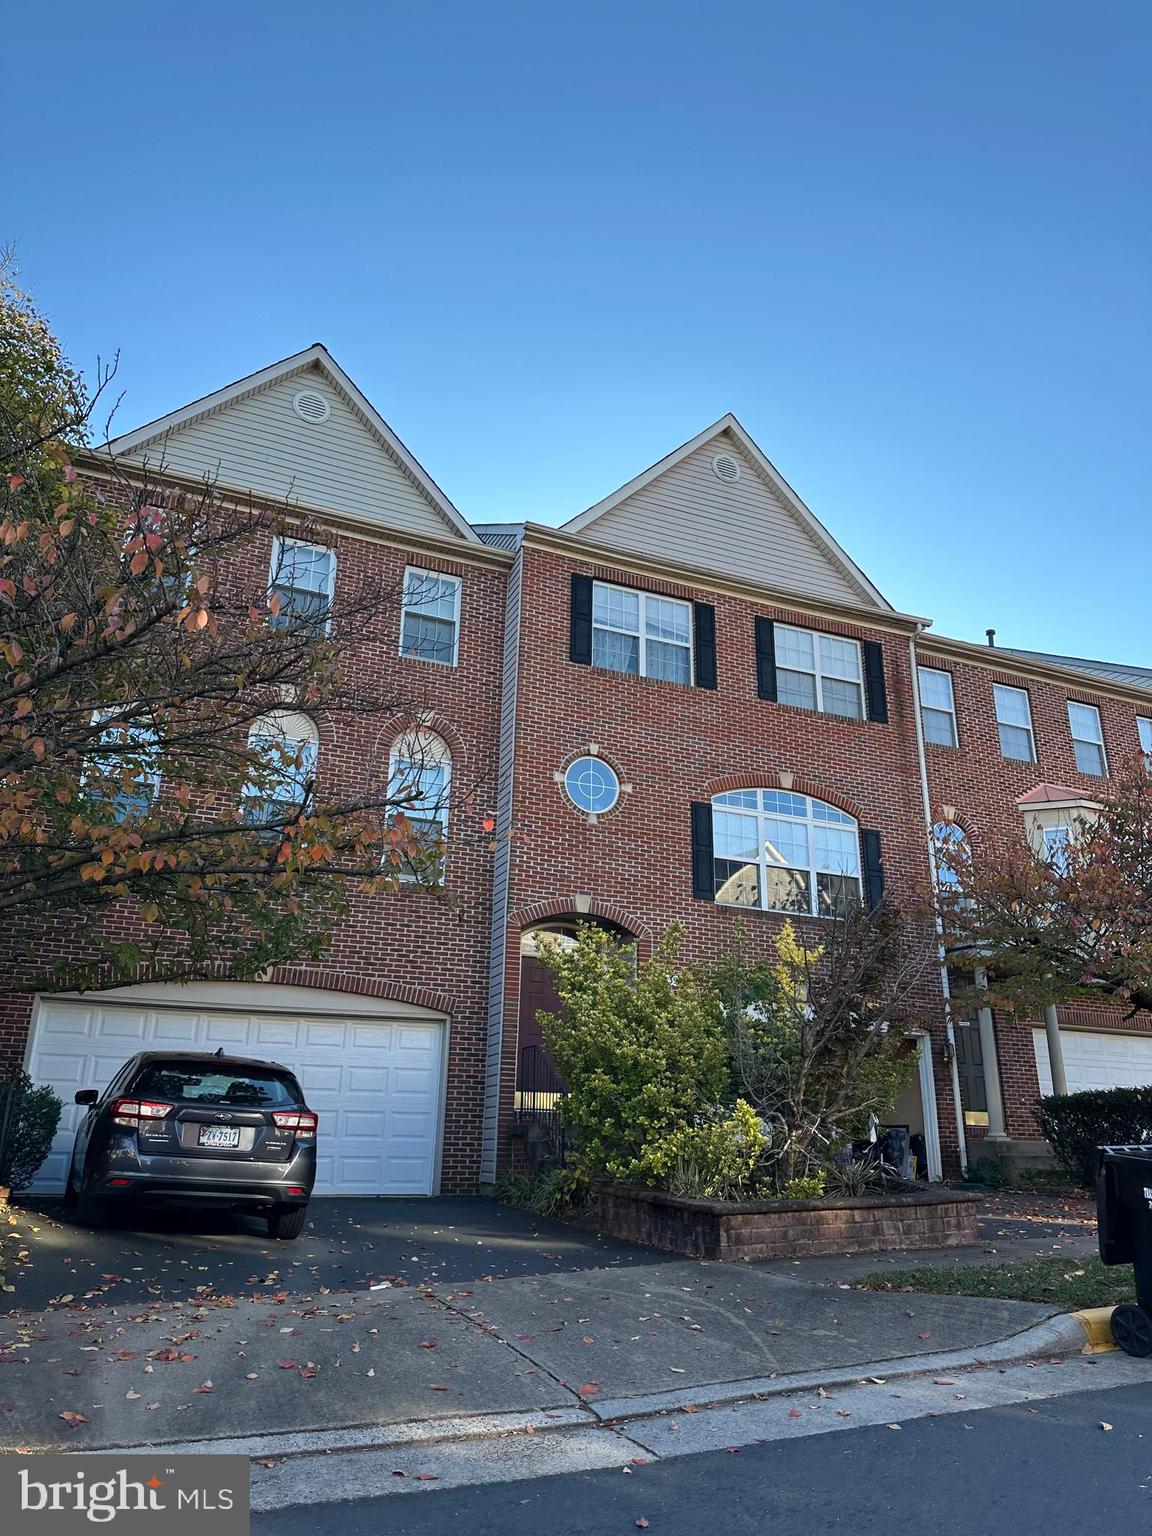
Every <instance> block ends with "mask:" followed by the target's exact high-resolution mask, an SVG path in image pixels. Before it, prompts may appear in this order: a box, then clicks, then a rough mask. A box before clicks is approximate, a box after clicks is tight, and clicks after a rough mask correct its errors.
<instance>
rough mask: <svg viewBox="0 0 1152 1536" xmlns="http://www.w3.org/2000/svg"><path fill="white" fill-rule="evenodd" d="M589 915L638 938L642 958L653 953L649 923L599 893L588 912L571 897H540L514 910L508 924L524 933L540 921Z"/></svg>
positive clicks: (516, 930) (556, 920) (638, 947)
mask: <svg viewBox="0 0 1152 1536" xmlns="http://www.w3.org/2000/svg"><path fill="white" fill-rule="evenodd" d="M587 917H593V918H599V919H600V921H601V922H605V923H611V924H612V925H613V927H615V928H621V929H623V931H624V932H625V933H626V934H628V936H629V937H630V938H633V939H635V940H636V950H637V953H638V955H639V957H640V958H641V959H646V958H647V957H648V955H649V954H651V952H652V930H651V928H649V926H648V924H647V923H645V922H643V921H642V920H641V919H640V918H638V917H636V916H635V914H634V913H632V912H627V911H625V909H624V908H623V907H618V906H616V904H615V903H614V902H610V901H599V900H597V899H596V897H592V898H591V900H590V901H589V903H588V909H587V911H585V912H577V910H576V908H575V907H574V906H573V904H572V900H571V897H569V898H568V899H567V900H563V899H557V900H555V901H537V902H535V903H533V905H532V906H530V907H521V908H520V910H519V911H518V912H514V913H513V914H512V916H511V917H510V918H509V921H508V927H509V929H510V930H511V931H512V932H516V933H523V932H524V930H525V929H526V928H535V927H537V926H538V925H539V924H540V923H549V922H558V921H559V920H560V919H561V918H568V919H571V920H573V921H575V922H579V921H580V919H581V918H587Z"/></svg>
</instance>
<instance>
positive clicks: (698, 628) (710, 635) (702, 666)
mask: <svg viewBox="0 0 1152 1536" xmlns="http://www.w3.org/2000/svg"><path fill="white" fill-rule="evenodd" d="M692 645H693V650H694V652H695V656H694V660H695V672H696V686H697V688H715V686H716V610H715V608H713V606H712V604H711V603H693V604H692Z"/></svg>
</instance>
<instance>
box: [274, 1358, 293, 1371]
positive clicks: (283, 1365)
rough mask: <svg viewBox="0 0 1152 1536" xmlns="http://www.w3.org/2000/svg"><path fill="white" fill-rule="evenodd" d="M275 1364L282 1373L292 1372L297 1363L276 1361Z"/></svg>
mask: <svg viewBox="0 0 1152 1536" xmlns="http://www.w3.org/2000/svg"><path fill="white" fill-rule="evenodd" d="M276 1364H277V1365H278V1366H279V1367H280V1369H281V1370H282V1371H294V1370H295V1369H296V1366H297V1364H298V1362H297V1361H295V1360H277V1362H276Z"/></svg>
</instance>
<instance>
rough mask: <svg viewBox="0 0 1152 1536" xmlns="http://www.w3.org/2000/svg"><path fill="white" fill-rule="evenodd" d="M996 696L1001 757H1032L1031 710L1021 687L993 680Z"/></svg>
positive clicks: (1031, 760) (1031, 759) (1021, 759)
mask: <svg viewBox="0 0 1152 1536" xmlns="http://www.w3.org/2000/svg"><path fill="white" fill-rule="evenodd" d="M992 692H993V695H994V697H995V700H996V724H997V727H998V728H999V731H1000V751H1001V752H1002V753H1003V754H1004V756H1005V757H1010V758H1015V759H1016V760H1017V761H1019V762H1022V763H1034V762H1035V761H1036V743H1035V740H1034V739H1033V735H1032V710H1031V707H1030V705H1029V703H1028V694H1027V693H1026V692H1025V690H1024V689H1023V688H1009V687H1007V686H1006V685H1005V684H1003V683H993V685H992Z"/></svg>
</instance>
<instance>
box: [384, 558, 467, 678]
mask: <svg viewBox="0 0 1152 1536" xmlns="http://www.w3.org/2000/svg"><path fill="white" fill-rule="evenodd" d="M423 581H438V582H448V583H450V584H451V586H452V589H453V601H452V659H451V661H448V660H445V659H443V658H442V657H440V656H421V655H420V653H419V652H418V651H412V650H405V648H404V623H405V620H406V619H407V617H408V615H409V613H413V614H419V613H420V612H421V608H422V605H421V604H420V603H419V602H414V601H412V597H413V596H418V595H419V585H420V583H421V582H423ZM410 585H414V587H415V591H414V592H412V593H410V592H409V587H410ZM463 585H464V582H463V578H462V577H460V576H453V575H451V574H450V573H449V572H448V571H430V570H428V569H427V568H426V567H424V566H421V565H409V566H405V568H404V596H403V600H402V603H401V608H400V654H401V656H403V657H404V658H405V660H407V661H425V662H430V663H431V664H432V666H434V667H455V666H457V665H458V664H459V660H460V590H461V588H462V586H463ZM435 617H436V618H438V619H439V618H442V615H440V614H436V615H435Z"/></svg>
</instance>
